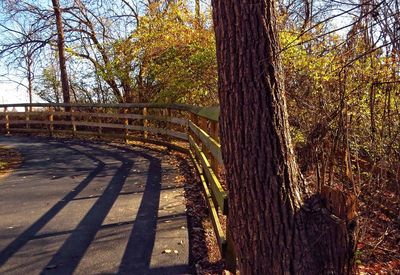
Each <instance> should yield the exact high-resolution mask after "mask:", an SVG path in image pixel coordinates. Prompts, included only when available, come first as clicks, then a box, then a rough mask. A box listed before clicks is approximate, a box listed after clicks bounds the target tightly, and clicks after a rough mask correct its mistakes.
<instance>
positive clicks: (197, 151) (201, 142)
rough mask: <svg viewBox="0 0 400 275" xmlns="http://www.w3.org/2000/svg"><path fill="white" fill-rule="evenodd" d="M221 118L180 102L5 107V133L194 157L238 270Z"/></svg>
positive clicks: (231, 265) (226, 254) (1, 124)
mask: <svg viewBox="0 0 400 275" xmlns="http://www.w3.org/2000/svg"><path fill="white" fill-rule="evenodd" d="M2 109H3V112H1V110H2ZM218 115H219V109H218V107H207V108H201V107H195V106H190V105H179V104H145V103H138V104H48V103H37V104H2V105H0V131H1V132H2V133H4V134H12V133H34V134H38V133H41V134H46V135H49V136H53V135H55V134H62V135H71V136H73V137H75V136H82V135H84V136H91V137H98V138H114V139H115V138H117V139H123V140H124V141H125V142H128V141H130V140H134V141H143V142H149V143H154V144H158V145H164V146H167V147H170V148H173V149H176V150H179V151H183V152H185V153H187V154H189V155H190V156H191V159H192V161H193V163H194V165H195V167H196V169H197V171H198V173H199V175H200V179H201V182H202V186H203V191H204V195H205V198H206V201H207V204H208V208H209V213H210V218H211V221H212V224H213V228H214V232H215V236H216V238H217V242H218V246H219V249H220V252H221V256H222V258H223V259H224V260H225V263H226V267H227V269H229V270H231V271H235V269H236V257H235V253H234V250H233V246H232V242H231V240H230V236H229V230H227V228H224V226H222V225H223V224H225V222H222V223H221V221H226V220H227V219H226V218H227V214H228V197H227V193H226V191H225V190H224V188H223V187H222V185H221V179H222V174H223V170H224V168H223V161H222V156H221V145H220V143H219V133H218Z"/></svg>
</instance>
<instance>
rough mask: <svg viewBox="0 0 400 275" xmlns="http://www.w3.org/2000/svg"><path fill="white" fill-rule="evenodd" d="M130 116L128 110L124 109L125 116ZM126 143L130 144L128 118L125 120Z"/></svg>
mask: <svg viewBox="0 0 400 275" xmlns="http://www.w3.org/2000/svg"><path fill="white" fill-rule="evenodd" d="M127 114H128V108H125V109H124V116H126V115H127ZM124 126H125V127H124V142H125V143H128V135H129V130H128V126H129V119H128V118H127V117H125V118H124Z"/></svg>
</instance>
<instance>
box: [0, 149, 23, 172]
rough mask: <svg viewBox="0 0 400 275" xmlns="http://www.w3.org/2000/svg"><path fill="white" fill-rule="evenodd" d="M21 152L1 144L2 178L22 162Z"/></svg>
mask: <svg viewBox="0 0 400 275" xmlns="http://www.w3.org/2000/svg"><path fill="white" fill-rule="evenodd" d="M21 160H22V157H21V154H20V153H19V152H18V151H17V150H15V149H13V148H10V147H5V146H0V178H1V177H4V176H7V175H8V174H9V173H10V172H11V171H12V170H14V169H15V168H17V167H18V166H19V164H20V163H21Z"/></svg>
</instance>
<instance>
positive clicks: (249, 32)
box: [212, 0, 355, 274]
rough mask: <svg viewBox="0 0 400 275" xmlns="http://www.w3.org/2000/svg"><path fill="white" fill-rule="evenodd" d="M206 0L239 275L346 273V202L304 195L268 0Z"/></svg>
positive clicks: (349, 253)
mask: <svg viewBox="0 0 400 275" xmlns="http://www.w3.org/2000/svg"><path fill="white" fill-rule="evenodd" d="M212 5H213V19H214V28H215V33H216V41H217V60H218V74H219V99H220V106H221V115H220V132H221V144H222V154H223V158H224V163H225V168H226V170H227V180H228V191H229V215H228V226H229V227H230V228H231V232H232V235H233V236H232V237H233V241H234V243H235V250H236V253H237V255H238V267H239V270H240V272H241V274H346V273H350V272H351V271H352V257H353V250H354V244H355V242H354V237H353V235H354V234H353V231H354V229H355V226H354V221H353V220H352V221H350V219H352V218H354V217H353V216H351V217H349V215H348V213H350V212H351V211H350V210H348V209H347V208H346V207H345V208H344V210H343V211H339V210H337V207H336V206H335V204H337V203H341V204H342V203H345V202H346V200H345V199H342V197H340V194H339V195H338V196H337V197H335V198H332V196H330V195H331V192H330V191H326V195H325V197H324V196H321V195H314V196H308V197H307V199H306V198H305V196H304V195H303V193H304V190H305V188H306V186H305V182H304V181H303V179H302V176H301V173H300V172H299V169H298V166H297V163H296V160H295V155H294V152H293V149H292V145H291V140H290V133H289V125H288V117H287V111H286V103H285V92H284V87H283V85H282V83H283V79H282V70H281V66H280V60H279V43H278V38H277V31H276V23H275V22H276V19H275V7H274V1H271V0H214V1H213V3H212ZM335 199H336V201H335ZM342 206H343V205H342ZM342 208H343V207H342ZM342 208H340V209H342ZM347 210H348V211H347Z"/></svg>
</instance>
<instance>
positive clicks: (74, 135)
mask: <svg viewBox="0 0 400 275" xmlns="http://www.w3.org/2000/svg"><path fill="white" fill-rule="evenodd" d="M71 125H72V136H73V137H76V123H75V116H74V109H73V108H72V107H71Z"/></svg>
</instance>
